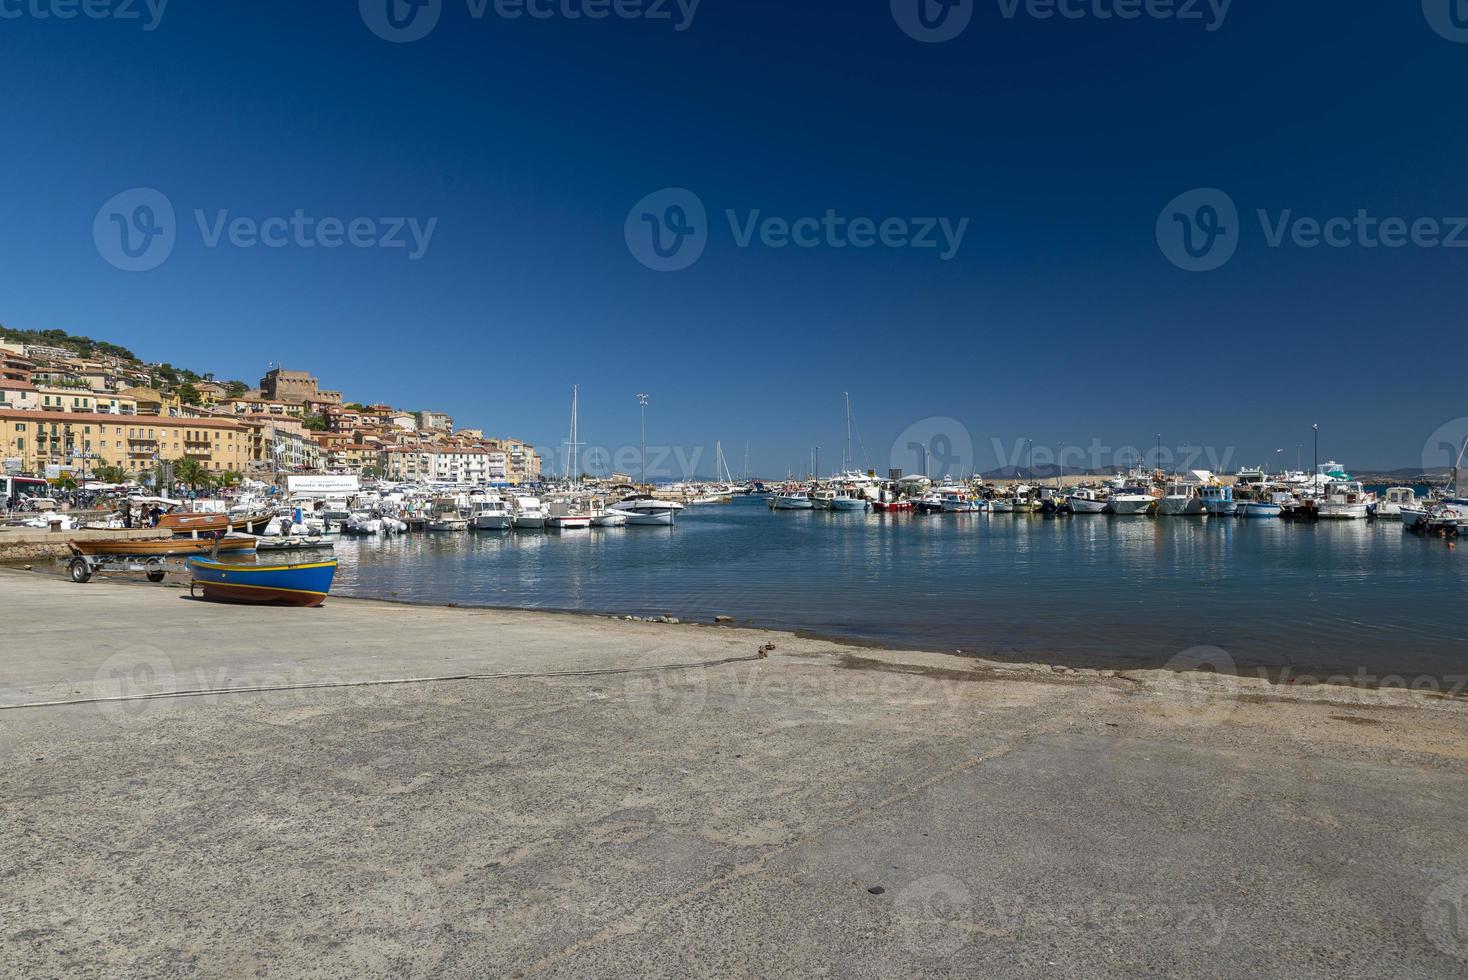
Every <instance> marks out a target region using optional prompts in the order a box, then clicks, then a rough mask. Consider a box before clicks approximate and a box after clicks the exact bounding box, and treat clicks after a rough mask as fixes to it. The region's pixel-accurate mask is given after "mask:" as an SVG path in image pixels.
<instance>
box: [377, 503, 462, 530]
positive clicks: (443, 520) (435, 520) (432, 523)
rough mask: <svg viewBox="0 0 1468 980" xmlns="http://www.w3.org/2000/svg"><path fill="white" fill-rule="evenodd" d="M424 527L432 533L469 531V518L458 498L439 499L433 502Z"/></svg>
mask: <svg viewBox="0 0 1468 980" xmlns="http://www.w3.org/2000/svg"><path fill="white" fill-rule="evenodd" d="M380 526H381V525H380V522H379V527H380ZM424 526H425V527H427V528H428V530H430V531H467V530H468V529H469V517H468V515H467V514H465V513H464V508H463V507H461V506H460V504H459V500H458V498H457V497H439V498H437V499H435V500H434V501H433V505H432V507H431V508H430V509H429V511H428V523H427V524H425V525H424Z"/></svg>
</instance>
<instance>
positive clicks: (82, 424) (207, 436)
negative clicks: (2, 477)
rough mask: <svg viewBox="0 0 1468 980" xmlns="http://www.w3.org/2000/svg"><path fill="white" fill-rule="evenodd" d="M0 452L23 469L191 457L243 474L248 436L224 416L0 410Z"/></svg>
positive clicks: (137, 468) (140, 467)
mask: <svg viewBox="0 0 1468 980" xmlns="http://www.w3.org/2000/svg"><path fill="white" fill-rule="evenodd" d="M0 452H3V455H4V457H5V458H6V459H12V460H19V467H20V469H21V470H22V471H25V472H31V473H41V472H44V470H45V467H46V466H48V465H58V464H71V463H80V461H81V460H82V459H83V458H85V459H86V462H87V464H88V466H97V465H99V464H102V463H108V464H111V465H113V466H120V467H122V468H123V469H124V470H126V471H127V472H129V473H139V472H143V471H146V470H150V469H152V468H153V467H154V466H156V465H157V464H158V463H159V462H162V461H164V460H177V459H192V460H195V461H197V462H199V463H201V464H202V465H203V466H204V467H205V468H206V469H208V470H209V471H211V472H216V473H222V472H225V471H229V470H233V471H236V472H241V473H242V472H244V471H245V468H246V465H247V463H248V462H249V439H248V437H247V432H246V429H245V427H244V426H242V425H240V424H239V423H237V422H234V421H232V420H224V419H175V418H152V417H141V416H138V417H124V416H118V415H101V414H98V413H95V412H45V411H39V412H37V411H21V410H14V409H0Z"/></svg>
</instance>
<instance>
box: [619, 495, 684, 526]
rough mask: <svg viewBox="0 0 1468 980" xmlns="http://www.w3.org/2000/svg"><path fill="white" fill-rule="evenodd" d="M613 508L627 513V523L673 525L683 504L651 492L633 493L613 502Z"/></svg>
mask: <svg viewBox="0 0 1468 980" xmlns="http://www.w3.org/2000/svg"><path fill="white" fill-rule="evenodd" d="M611 509H612V510H617V511H621V512H622V513H623V514H625V515H627V524H628V525H629V526H630V525H634V524H636V525H656V526H661V527H671V526H672V525H674V524H676V523H677V521H678V512H679V511H681V510H682V509H683V505H682V504H680V503H678V502H677V501H676V500H660V499H658V498H657V497H654V496H652V495H651V494H632V495H631V496H628V497H625V498H623V499H622V500H619V501H617V502H616V503H615V504H612V507H611Z"/></svg>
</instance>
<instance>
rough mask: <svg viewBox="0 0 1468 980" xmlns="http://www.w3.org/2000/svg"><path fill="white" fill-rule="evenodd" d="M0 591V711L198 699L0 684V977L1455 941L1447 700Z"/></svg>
mask: <svg viewBox="0 0 1468 980" xmlns="http://www.w3.org/2000/svg"><path fill="white" fill-rule="evenodd" d="M0 595H3V597H4V598H3V600H0V602H3V604H4V605H3V608H4V610H5V612H4V620H5V624H6V625H5V643H4V645H3V649H0V704H3V705H12V706H13V705H17V704H22V703H31V702H36V701H51V700H70V699H81V698H91V697H117V696H131V697H135V696H137V695H140V694H147V693H150V692H167V691H179V690H202V691H206V692H210V693H208V694H206V695H205V696H203V697H191V698H170V699H163V700H129V701H107V702H103V703H93V704H87V705H72V706H63V707H47V708H14V707H11V708H9V709H5V710H0V801H3V803H0V806H3V811H4V812H3V819H0V882H3V884H0V945H3V946H4V948H5V951H6V956H5V957H4V963H3V964H0V973H6V974H9V975H16V976H22V975H23V976H40V975H66V976H143V975H147V976H158V975H180V976H182V975H207V976H247V975H264V974H270V975H274V976H295V975H309V976H342V977H348V976H350V977H357V976H364V975H387V974H392V975H403V974H418V973H426V972H438V973H442V974H445V975H454V976H486V975H488V976H508V975H526V976H541V975H544V976H588V975H594V976H598V977H608V976H629V977H630V976H639V977H642V976H649V977H664V976H666V977H685V976H689V975H698V976H760V977H765V976H791V977H796V976H799V977H808V976H819V975H833V976H853V977H877V976H883V977H890V976H959V975H962V976H975V975H980V976H996V977H1040V976H1043V977H1057V976H1058V977H1087V978H1092V977H1122V976H1137V975H1167V976H1178V975H1187V976H1218V977H1244V976H1249V977H1255V976H1270V977H1339V976H1344V975H1352V976H1381V977H1386V976H1390V977H1414V976H1416V977H1442V976H1452V975H1463V974H1464V973H1465V972H1468V915H1464V914H1463V913H1465V912H1468V843H1465V841H1464V839H1463V836H1464V835H1463V826H1464V820H1463V810H1464V802H1465V801H1468V705H1465V704H1464V702H1463V700H1462V699H1461V698H1460V697H1458V696H1456V695H1454V694H1452V693H1450V692H1443V691H1438V692H1435V693H1434V692H1428V693H1409V692H1406V691H1394V690H1392V691H1358V690H1352V689H1346V688H1325V687H1317V688H1309V689H1293V688H1280V687H1272V686H1270V685H1268V684H1266V683H1264V682H1262V681H1259V680H1255V679H1250V680H1243V679H1238V678H1230V677H1217V676H1213V675H1198V674H1172V673H1167V672H1160V671H1159V672H1135V673H1126V674H1121V675H1114V676H1108V673H1109V672H1108V673H1103V672H1096V671H1068V670H1063V669H1062V670H1059V671H1057V670H1055V669H1052V668H1050V667H1049V666H1046V665H1036V666H1021V665H1009V664H990V663H984V662H980V661H975V660H972V659H968V658H962V657H945V656H942V655H937V654H927V653H908V652H900V651H875V650H872V649H869V648H860V649H858V648H852V647H845V646H842V645H839V644H834V643H828V642H822V641H815V640H805V639H798V638H796V637H793V636H790V635H788V634H779V633H768V632H761V631H753V630H741V629H728V628H717V629H715V628H710V627H696V626H669V625H659V624H643V623H627V622H622V621H615V620H608V619H597V618H591V617H581V616H565V615H547V614H539V613H516V612H499V611H481V610H461V609H438V608H432V609H430V608H421V607H406V606H397V605H390V604H383V603H370V602H357V601H350V600H332V601H330V602H329V603H328V604H327V605H326V606H325V607H323V608H321V609H318V610H294V609H250V608H247V607H233V606H220V605H212V604H205V603H199V602H191V601H189V600H188V599H186V598H183V597H182V595H181V594H180V593H179V592H177V591H175V590H171V589H166V588H157V587H149V586H146V585H141V584H136V585H135V584H126V585H124V584H116V583H109V582H105V581H94V582H92V583H90V584H88V585H84V586H76V585H71V584H70V583H65V582H61V581H57V580H54V579H50V578H46V577H43V576H40V575H36V574H30V575H27V574H22V573H12V572H0ZM767 644H773V645H774V649H773V650H771V651H768V656H767V657H766V658H765V659H759V660H741V661H739V662H735V663H729V664H724V665H720V666H705V667H683V668H679V669H672V670H665V671H647V670H639V672H633V673H595V672H597V671H622V670H625V669H626V668H628V667H634V668H646V667H655V666H658V665H669V664H694V663H705V662H710V661H718V660H722V659H725V658H745V657H750V656H753V655H757V654H758V652H759V650H760V648H761V647H764V646H766V645H767ZM572 670H574V671H586V672H588V673H583V674H579V675H567V674H564V673H560V672H564V671H572ZM466 673H481V674H486V673H487V674H504V673H515V674H521V675H537V676H517V677H499V678H496V679H486V680H473V681H433V680H424V681H420V682H415V683H408V684H401V685H392V686H373V685H372V684H370V683H369V682H372V681H379V680H387V679H405V678H406V679H412V678H432V677H444V676H448V675H461V674H466ZM327 683H329V684H339V683H352V684H361V685H363V686H354V687H335V688H321V687H316V686H313V685H320V684H327ZM241 688H271V689H272V690H269V691H264V692H259V693H249V694H241V693H234V694H230V693H226V692H228V691H230V690H234V691H238V690H239V689H241Z"/></svg>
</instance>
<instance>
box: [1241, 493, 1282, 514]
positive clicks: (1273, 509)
mask: <svg viewBox="0 0 1468 980" xmlns="http://www.w3.org/2000/svg"><path fill="white" fill-rule="evenodd" d="M1275 497H1276V498H1282V499H1270V500H1264V499H1263V498H1261V497H1258V496H1255V497H1253V498H1250V499H1248V500H1240V501H1238V502H1237V503H1238V509H1236V510H1235V511H1234V516H1236V517H1249V518H1255V517H1281V516H1283V514H1284V505H1285V504H1286V503H1287V502H1289V501H1291V500H1293V499H1294V498H1292V497H1291V496H1290V495H1289V494H1276V495H1275Z"/></svg>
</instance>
